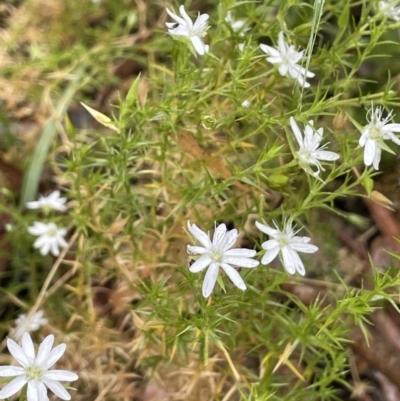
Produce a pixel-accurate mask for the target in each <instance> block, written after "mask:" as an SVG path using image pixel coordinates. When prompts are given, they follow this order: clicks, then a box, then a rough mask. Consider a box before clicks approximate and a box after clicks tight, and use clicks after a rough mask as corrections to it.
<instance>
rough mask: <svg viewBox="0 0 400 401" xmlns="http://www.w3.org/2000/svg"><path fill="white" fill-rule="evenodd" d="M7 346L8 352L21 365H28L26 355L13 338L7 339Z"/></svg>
mask: <svg viewBox="0 0 400 401" xmlns="http://www.w3.org/2000/svg"><path fill="white" fill-rule="evenodd" d="M7 348H8V350H9V351H10V354H11V355H12V356H13V357H14V359H15V360H16V361H17V362H18V363H19V364H20V365H21V366H23V367H24V368H26V367H28V366H29V365H30V361H29V359H28V357H27V356H26V355H25V353H24V351H23V350H22V348H21V347H20V346H19V345H18V344H17V343H16V342H15V341H14V340H11V339H10V338H8V339H7Z"/></svg>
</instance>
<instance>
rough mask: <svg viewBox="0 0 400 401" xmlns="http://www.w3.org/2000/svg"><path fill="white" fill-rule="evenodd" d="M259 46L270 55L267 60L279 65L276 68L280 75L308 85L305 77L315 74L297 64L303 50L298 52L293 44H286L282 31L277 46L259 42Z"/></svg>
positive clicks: (304, 85) (303, 85) (306, 86)
mask: <svg viewBox="0 0 400 401" xmlns="http://www.w3.org/2000/svg"><path fill="white" fill-rule="evenodd" d="M260 48H261V50H262V51H263V52H264V53H266V54H268V55H269V56H270V57H267V59H266V60H267V61H268V62H270V63H272V64H277V65H279V67H278V69H279V73H280V74H281V75H283V76H289V77H291V78H293V79H296V80H297V82H298V83H299V84H300V85H301V86H302V87H304V88H308V87H309V86H310V84H309V83H308V82H306V77H308V78H312V77H313V76H314V75H315V74H314V73H313V72H311V71H306V70H305V68H303V67H301V66H300V65H298V63H299V61H300V60H301V59H302V58H303V54H304V51H300V52H298V51H297V50H296V49H295V48H294V46H293V45H289V44H287V43H286V42H285V39H284V37H283V32H279V35H278V47H277V48H274V47H271V46H267V45H264V44H260Z"/></svg>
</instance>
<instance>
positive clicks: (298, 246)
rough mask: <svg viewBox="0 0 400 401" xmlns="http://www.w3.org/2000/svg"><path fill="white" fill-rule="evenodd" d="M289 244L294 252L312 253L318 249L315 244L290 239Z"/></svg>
mask: <svg viewBox="0 0 400 401" xmlns="http://www.w3.org/2000/svg"><path fill="white" fill-rule="evenodd" d="M289 246H290V248H292V249H294V250H295V251H296V252H304V253H314V252H317V251H318V247H317V246H315V245H312V244H306V243H304V242H298V241H291V242H290V245H289Z"/></svg>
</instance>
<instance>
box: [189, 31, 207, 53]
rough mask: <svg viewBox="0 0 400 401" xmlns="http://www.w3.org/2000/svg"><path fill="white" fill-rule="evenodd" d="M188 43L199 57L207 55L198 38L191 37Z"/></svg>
mask: <svg viewBox="0 0 400 401" xmlns="http://www.w3.org/2000/svg"><path fill="white" fill-rule="evenodd" d="M190 41H191V42H192V45H193V47H194V49H195V50H196V52H197V53H198V54H200V56H204V54H205V53H207V50H206V47H205V46H204V43H203V41H202V40H201V39H200V38H199V37H198V36H191V37H190Z"/></svg>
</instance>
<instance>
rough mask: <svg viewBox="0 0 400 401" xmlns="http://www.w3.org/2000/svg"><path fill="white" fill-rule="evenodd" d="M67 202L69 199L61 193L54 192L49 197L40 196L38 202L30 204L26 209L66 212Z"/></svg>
mask: <svg viewBox="0 0 400 401" xmlns="http://www.w3.org/2000/svg"><path fill="white" fill-rule="evenodd" d="M65 202H67V199H66V198H63V197H61V196H60V191H54V192H52V193H51V194H50V195H48V196H40V198H39V200H37V201H32V202H28V203H27V204H26V207H27V208H28V209H43V210H45V211H48V210H50V209H54V210H58V211H60V212H65V210H66V209H67V208H66V207H65Z"/></svg>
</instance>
